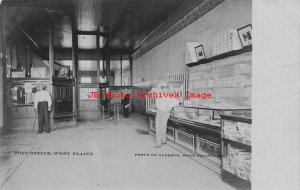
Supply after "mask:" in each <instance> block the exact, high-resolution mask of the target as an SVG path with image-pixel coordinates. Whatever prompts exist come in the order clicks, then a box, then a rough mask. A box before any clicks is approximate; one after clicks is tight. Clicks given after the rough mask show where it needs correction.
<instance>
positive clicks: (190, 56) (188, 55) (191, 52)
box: [185, 42, 201, 64]
mask: <svg viewBox="0 0 300 190" xmlns="http://www.w3.org/2000/svg"><path fill="white" fill-rule="evenodd" d="M199 45H201V43H200V42H187V43H186V48H185V64H188V63H192V62H197V61H198V59H197V56H196V51H195V47H197V46H199Z"/></svg>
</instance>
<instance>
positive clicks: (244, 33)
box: [237, 24, 252, 47]
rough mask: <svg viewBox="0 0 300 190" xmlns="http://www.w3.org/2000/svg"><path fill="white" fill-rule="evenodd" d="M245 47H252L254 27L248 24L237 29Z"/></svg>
mask: <svg viewBox="0 0 300 190" xmlns="http://www.w3.org/2000/svg"><path fill="white" fill-rule="evenodd" d="M237 32H238V34H239V38H240V40H241V43H242V45H243V47H245V46H249V45H252V25H251V24H248V25H246V26H243V27H242V28H239V29H237Z"/></svg>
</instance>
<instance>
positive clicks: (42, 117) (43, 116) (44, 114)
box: [37, 102, 50, 133]
mask: <svg viewBox="0 0 300 190" xmlns="http://www.w3.org/2000/svg"><path fill="white" fill-rule="evenodd" d="M37 107H38V116H39V133H40V132H43V125H45V130H46V132H48V133H49V132H50V125H49V116H48V102H39V103H38V106H37Z"/></svg>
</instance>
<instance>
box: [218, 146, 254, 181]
mask: <svg viewBox="0 0 300 190" xmlns="http://www.w3.org/2000/svg"><path fill="white" fill-rule="evenodd" d="M223 169H225V170H226V171H228V172H230V173H232V174H235V175H237V176H238V177H240V178H242V179H244V180H249V181H250V180H251V153H250V152H247V151H246V150H243V149H237V148H233V147H228V155H227V157H225V158H223Z"/></svg>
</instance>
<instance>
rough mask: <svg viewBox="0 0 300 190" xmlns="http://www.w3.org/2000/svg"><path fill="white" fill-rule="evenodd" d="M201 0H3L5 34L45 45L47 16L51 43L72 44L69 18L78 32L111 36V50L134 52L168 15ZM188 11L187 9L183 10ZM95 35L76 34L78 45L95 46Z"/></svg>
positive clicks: (15, 39) (35, 44)
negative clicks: (97, 31) (91, 32)
mask: <svg viewBox="0 0 300 190" xmlns="http://www.w3.org/2000/svg"><path fill="white" fill-rule="evenodd" d="M202 1H203V0H26V2H25V1H24V0H3V2H2V5H4V7H5V8H4V20H5V30H4V33H5V35H6V37H7V39H8V41H9V42H14V41H18V40H24V39H26V40H27V41H28V40H29V41H30V42H31V43H32V44H34V46H36V47H37V48H41V47H47V46H48V30H49V27H50V15H52V18H53V21H54V46H55V47H56V48H71V47H72V35H71V34H72V25H71V18H75V19H74V20H75V21H76V28H77V30H81V31H96V30H97V29H98V28H99V30H100V31H102V32H105V33H108V34H109V36H110V40H109V46H110V48H111V49H121V50H127V51H128V52H133V51H135V50H136V47H138V46H139V45H140V44H141V42H143V41H144V39H145V38H146V37H147V36H148V35H149V34H150V33H151V32H152V31H153V30H154V29H155V28H157V27H158V26H159V25H160V24H161V23H162V22H163V21H165V20H167V19H168V18H169V16H170V15H173V14H176V13H178V12H180V10H183V9H182V7H190V8H193V7H194V6H195V5H197V4H199V3H200V2H202ZM184 10H185V11H188V9H184ZM95 40H96V38H95V36H79V42H78V45H79V48H81V49H94V48H95V47H96V44H95V43H96V42H95Z"/></svg>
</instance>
